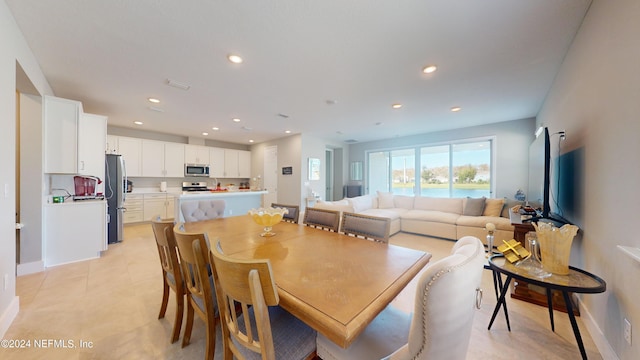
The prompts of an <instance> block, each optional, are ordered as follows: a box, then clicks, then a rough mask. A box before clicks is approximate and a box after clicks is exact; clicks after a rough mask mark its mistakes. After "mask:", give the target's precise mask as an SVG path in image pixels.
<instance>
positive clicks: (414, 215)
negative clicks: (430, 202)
mask: <svg viewBox="0 0 640 360" xmlns="http://www.w3.org/2000/svg"><path fill="white" fill-rule="evenodd" d="M459 217H460V215H459V214H453V213H450V212H444V211H432V210H409V211H407V212H405V213H404V214H402V215H401V219H403V220H404V219H407V220H420V221H431V222H439V223H445V224H453V225H455V224H456V220H458V218H459Z"/></svg>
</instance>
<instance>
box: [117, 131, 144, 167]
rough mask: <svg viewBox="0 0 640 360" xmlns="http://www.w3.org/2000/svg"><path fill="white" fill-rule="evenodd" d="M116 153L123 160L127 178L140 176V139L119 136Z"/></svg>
mask: <svg viewBox="0 0 640 360" xmlns="http://www.w3.org/2000/svg"><path fill="white" fill-rule="evenodd" d="M118 151H119V152H120V155H122V159H124V165H125V170H126V173H127V176H129V177H131V176H142V166H141V162H142V139H136V138H130V137H124V136H119V137H118Z"/></svg>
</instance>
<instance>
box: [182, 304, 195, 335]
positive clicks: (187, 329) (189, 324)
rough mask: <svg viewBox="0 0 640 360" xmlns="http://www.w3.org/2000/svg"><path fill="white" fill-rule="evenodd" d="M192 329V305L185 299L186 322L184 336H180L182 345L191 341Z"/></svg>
mask: <svg viewBox="0 0 640 360" xmlns="http://www.w3.org/2000/svg"><path fill="white" fill-rule="evenodd" d="M187 296H189V295H187ZM192 329H193V307H192V306H191V301H187V323H186V324H185V328H184V336H183V337H182V347H185V346H187V345H189V342H190V341H191V330H192Z"/></svg>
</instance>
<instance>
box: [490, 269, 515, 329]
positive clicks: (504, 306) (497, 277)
mask: <svg viewBox="0 0 640 360" xmlns="http://www.w3.org/2000/svg"><path fill="white" fill-rule="evenodd" d="M493 280H494V281H496V280H497V282H498V286H497V287H496V286H495V284H494V288H495V289H496V300H498V290H497V289H500V293H502V289H503V285H502V276H500V273H498V272H497V271H494V272H493ZM502 309H503V310H504V318H505V320H506V321H507V330H509V331H511V324H510V323H509V313H508V312H507V301H506V299H505V301H503V302H502Z"/></svg>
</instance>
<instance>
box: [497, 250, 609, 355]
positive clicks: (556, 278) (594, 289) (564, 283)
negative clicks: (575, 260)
mask: <svg viewBox="0 0 640 360" xmlns="http://www.w3.org/2000/svg"><path fill="white" fill-rule="evenodd" d="M489 267H490V268H491V270H493V271H494V272H495V273H498V274H504V275H506V276H507V278H506V280H505V282H504V284H503V285H502V286H501V287H500V288H499V290H500V298H499V299H498V302H497V304H496V307H495V308H494V309H493V315H492V316H491V321H490V322H489V327H488V329H489V330H491V325H493V321H494V320H495V318H496V315H498V311H499V310H500V307H501V306H504V305H505V295H506V294H507V293H508V292H509V283H510V282H511V280H512V279H516V280H521V281H526V282H528V283H530V284H534V285H538V286H540V287H543V288H545V289H546V291H547V301H548V303H547V305H548V308H549V320H550V321H551V330H552V331H555V326H554V323H553V304H552V301H553V300H552V297H551V296H550V293H551V290H558V291H560V292H562V296H563V297H564V301H565V304H566V306H567V315H568V316H569V321H570V322H571V327H572V329H573V334H574V336H575V337H576V342H577V343H578V348H579V349H580V354H581V355H582V358H583V359H586V358H587V352H586V350H585V349H584V344H583V343H582V337H581V336H580V330H579V329H578V323H577V322H576V317H575V315H574V314H573V308H572V307H573V305H572V303H571V299H570V297H569V293H570V292H575V293H581V294H596V293H602V292H604V291H605V290H606V289H607V284H606V283H605V281H604V280H602V279H601V278H599V277H598V276H596V275H593V274H591V273H589V272H586V271H584V270H581V269H578V268H575V267H572V266H570V267H569V275H556V274H552V275H551V276H549V277H546V278H540V277H537V276H535V275H534V274H530V273H529V272H528V271H527V270H526V269H523V268H520V267H517V266H515V265H514V264H511V263H510V262H508V261H507V260H506V259H505V258H504V257H498V256H493V257H492V258H490V259H489ZM505 314H506V307H505Z"/></svg>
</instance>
